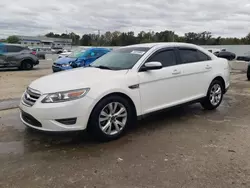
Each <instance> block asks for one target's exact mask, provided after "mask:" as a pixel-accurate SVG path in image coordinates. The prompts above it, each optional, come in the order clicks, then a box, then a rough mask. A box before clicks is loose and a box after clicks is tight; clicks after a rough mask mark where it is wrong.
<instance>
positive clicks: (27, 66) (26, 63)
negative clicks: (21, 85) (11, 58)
mask: <svg viewBox="0 0 250 188" xmlns="http://www.w3.org/2000/svg"><path fill="white" fill-rule="evenodd" d="M19 69H21V70H31V69H33V62H32V61H30V60H24V61H23V62H22V63H21V66H20V67H19Z"/></svg>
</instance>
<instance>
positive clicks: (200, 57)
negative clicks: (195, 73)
mask: <svg viewBox="0 0 250 188" xmlns="http://www.w3.org/2000/svg"><path fill="white" fill-rule="evenodd" d="M179 54H180V58H181V61H182V63H192V62H199V61H207V60H210V59H211V58H210V57H209V56H207V55H206V54H204V53H203V52H200V51H199V50H195V49H179Z"/></svg>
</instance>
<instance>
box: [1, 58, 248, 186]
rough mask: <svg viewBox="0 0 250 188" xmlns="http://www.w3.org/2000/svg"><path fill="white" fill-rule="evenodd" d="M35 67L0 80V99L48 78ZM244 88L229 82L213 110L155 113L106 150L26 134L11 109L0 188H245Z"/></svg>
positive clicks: (72, 137) (79, 140)
mask: <svg viewBox="0 0 250 188" xmlns="http://www.w3.org/2000/svg"><path fill="white" fill-rule="evenodd" d="M40 66H41V67H39V69H37V70H34V71H28V72H25V71H22V72H19V71H7V72H1V73H0V75H1V79H0V80H1V82H0V85H1V97H2V99H6V98H16V97H20V93H21V92H23V90H24V88H25V86H27V85H28V84H29V82H30V81H31V80H33V79H35V78H36V77H39V76H42V75H45V74H48V73H51V69H50V68H49V66H50V64H49V62H46V64H44V67H43V64H42V63H41V65H40ZM46 66H47V68H46ZM2 73H3V74H2ZM27 73H28V74H27ZM3 75H4V76H3ZM10 76H11V77H10ZM2 78H4V79H5V81H2ZM21 78H22V79H21ZM17 80H18V82H17ZM6 82H8V83H11V84H14V85H11V86H8V84H6ZM2 84H4V85H2ZM249 86H250V82H248V81H246V75H245V74H240V73H237V74H232V85H231V88H230V90H229V91H228V93H227V94H226V95H225V97H224V101H223V103H222V105H221V106H220V107H219V108H218V109H217V110H215V111H205V110H202V108H201V107H200V105H199V104H195V105H191V106H186V107H181V108H178V109H174V110H170V111H167V112H163V113H159V114H157V115H154V116H150V117H148V118H147V119H144V120H142V121H139V122H138V123H137V125H136V126H135V127H133V128H131V129H130V130H129V132H128V134H126V135H125V136H124V137H122V138H121V139H119V140H117V141H113V142H109V143H97V142H95V141H93V140H92V138H90V137H89V135H87V134H86V133H70V134H69V133H64V134H59V133H58V134H56V133H54V134H46V133H41V132H36V131H28V130H26V129H25V127H24V125H23V124H22V123H21V122H20V120H19V112H18V110H17V109H11V110H2V111H0V187H4V188H8V187H11V188H29V187H31V188H36V187H39V188H40V187H53V188H54V187H55V188H57V187H58V188H64V187H65V188H66V187H67V188H69V187H82V188H107V187H110V188H118V187H119V188H120V187H121V188H137V187H140V188H146V187H148V188H154V187H156V188H161V187H168V188H169V187H170V188H171V187H177V188H179V187H183V188H200V187H211V188H217V187H218V188H224V187H225V188H235V187H240V188H242V187H250V160H249V153H250V145H249V143H250V123H249V122H250V116H249V112H250V87H249ZM2 89H3V90H2ZM2 91H3V93H4V96H2ZM10 93H13V94H11V95H10Z"/></svg>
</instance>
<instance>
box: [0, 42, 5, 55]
mask: <svg viewBox="0 0 250 188" xmlns="http://www.w3.org/2000/svg"><path fill="white" fill-rule="evenodd" d="M4 52H5V47H4V45H1V44H0V54H3V53H4Z"/></svg>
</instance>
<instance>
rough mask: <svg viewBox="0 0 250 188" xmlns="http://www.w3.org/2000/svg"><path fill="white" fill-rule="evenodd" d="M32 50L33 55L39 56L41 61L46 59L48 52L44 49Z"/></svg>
mask: <svg viewBox="0 0 250 188" xmlns="http://www.w3.org/2000/svg"><path fill="white" fill-rule="evenodd" d="M31 50H32V54H34V55H35V56H37V57H38V58H39V59H46V53H47V51H45V50H44V49H43V48H32V49H31Z"/></svg>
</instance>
